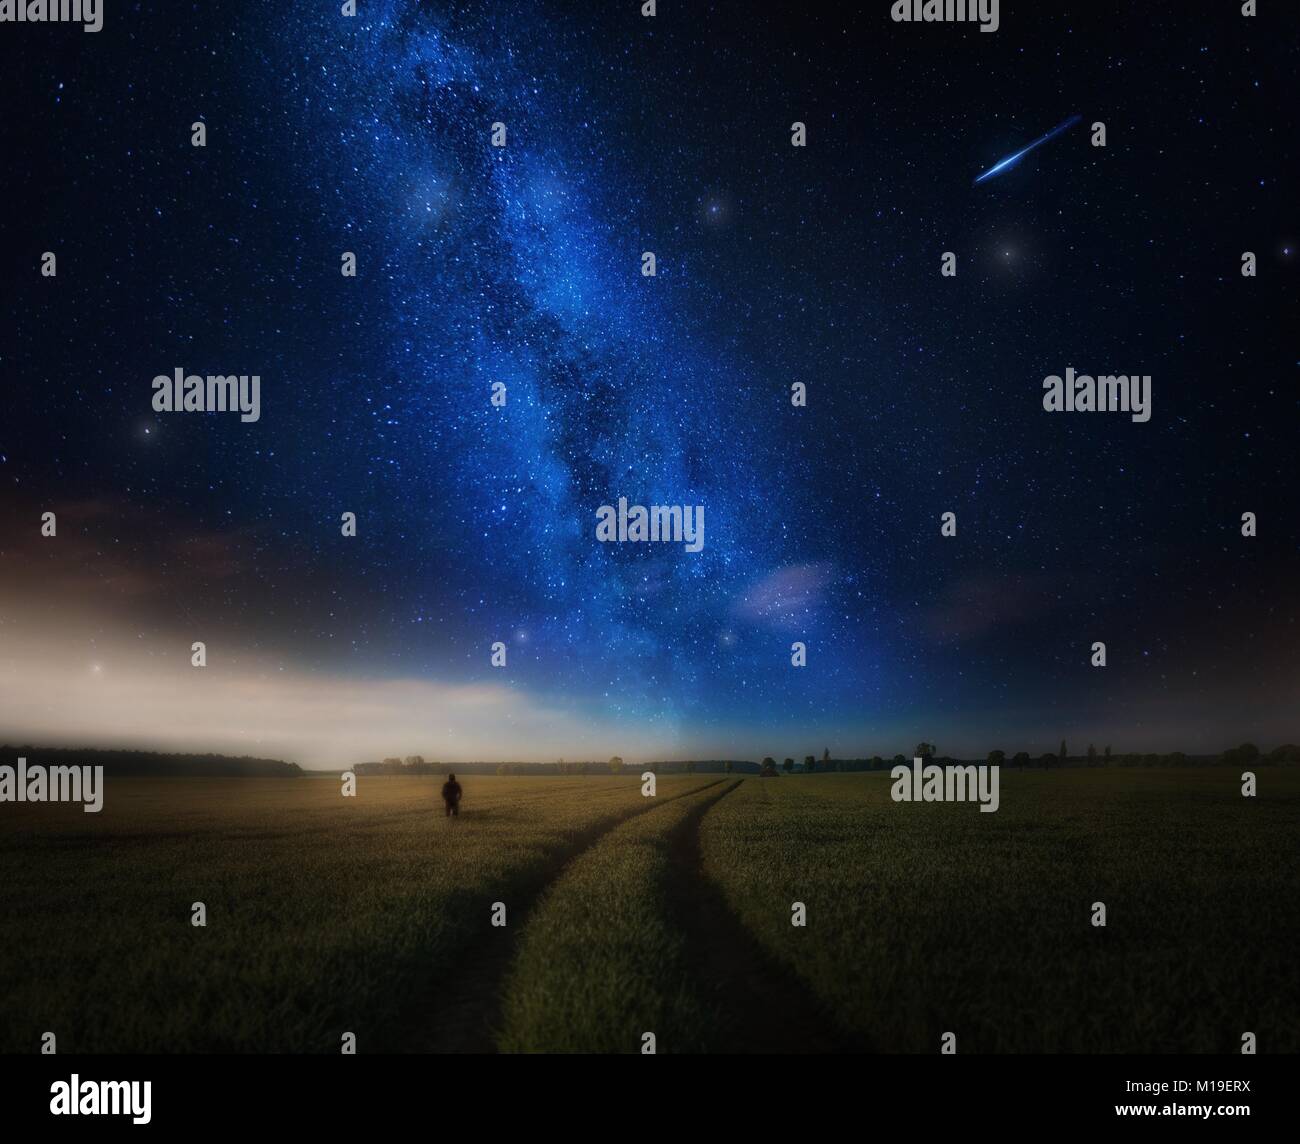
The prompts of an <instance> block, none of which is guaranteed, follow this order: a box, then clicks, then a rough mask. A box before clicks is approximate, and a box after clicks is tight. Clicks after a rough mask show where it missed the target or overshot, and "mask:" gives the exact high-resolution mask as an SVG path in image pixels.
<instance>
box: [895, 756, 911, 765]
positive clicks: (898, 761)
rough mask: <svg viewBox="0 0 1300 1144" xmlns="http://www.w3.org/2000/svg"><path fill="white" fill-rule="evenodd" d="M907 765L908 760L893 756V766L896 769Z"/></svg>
mask: <svg viewBox="0 0 1300 1144" xmlns="http://www.w3.org/2000/svg"><path fill="white" fill-rule="evenodd" d="M907 764H908V760H907V759H905V758H903V756H902V755H895V756H894V766H896V767H905V766H907Z"/></svg>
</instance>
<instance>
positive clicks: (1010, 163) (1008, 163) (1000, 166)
mask: <svg viewBox="0 0 1300 1144" xmlns="http://www.w3.org/2000/svg"><path fill="white" fill-rule="evenodd" d="M1082 118H1083V116H1082V115H1071V116H1070V118H1069V119H1067V120H1066V121H1065V122H1064V123H1060V124H1058V125H1057V126H1055V127H1053V128H1052V129H1051V131H1049V132H1048V133H1047V134H1046V135H1041V136H1039V137H1038V138H1037V139H1035V140H1034V141H1033V142H1032V143H1031V144H1029V146H1028V147H1026V148H1024V149H1023V150H1020V151H1017V152H1016V153H1015V154H1014V155H1008V156H1007V157H1006V158H1005V159H1003V160H1002V161H1001V162H999V163H995V164H993V166H992V167H990V168H989V169H988V170H987V171H985V172H984V174H982V175H980V177H979V178H977V179H976V180H975V182H976V184H977V185H978V184H979V183H982V182H983V181H984V180H985V179H991V178H992V177H993V176H994V175H1000V174H1001V173H1002V172H1003V171H1006V170H1009V169H1010V168H1012V167H1014V166H1015V165H1016V164H1017V163H1019V162H1020V160H1021V159H1023V158H1024V157H1025V156H1026V155H1028V154H1029V152H1030V151H1032V150H1033V149H1034V148H1035V147H1041V146H1042V145H1043V144H1044V143H1046V142H1047V141H1048V140H1049V139H1055V138H1056V137H1057V136H1058V135H1060V134H1061V132H1062V131H1068V130H1069V129H1070V128H1071V127H1073V126H1074V125H1075V124H1076V123H1078V122H1079V120H1081V119H1082Z"/></svg>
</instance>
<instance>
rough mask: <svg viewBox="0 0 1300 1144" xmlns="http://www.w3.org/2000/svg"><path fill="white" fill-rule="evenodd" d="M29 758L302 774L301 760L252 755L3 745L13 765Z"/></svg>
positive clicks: (67, 763)
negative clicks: (299, 762)
mask: <svg viewBox="0 0 1300 1144" xmlns="http://www.w3.org/2000/svg"><path fill="white" fill-rule="evenodd" d="M20 758H25V759H26V760H27V763H28V765H29V766H41V767H47V766H48V767H103V768H104V773H105V774H106V775H109V776H111V777H118V776H121V775H193V776H203V777H208V778H276V779H293V778H298V777H299V776H300V775H301V774H302V768H301V767H299V766H298V764H297V763H286V762H284V761H282V760H281V759H256V758H253V757H252V756H250V755H239V756H232V755H180V754H168V753H162V752H157V751H132V750H124V751H105V750H100V749H98V748H96V747H30V746H28V747H9V746H5V747H0V759H3V760H4V761H5V762H6V764H9V765H12V763H13V760H15V759H20Z"/></svg>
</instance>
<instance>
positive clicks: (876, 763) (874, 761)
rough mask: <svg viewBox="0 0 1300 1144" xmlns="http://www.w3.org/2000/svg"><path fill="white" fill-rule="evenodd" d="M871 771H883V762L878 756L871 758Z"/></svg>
mask: <svg viewBox="0 0 1300 1144" xmlns="http://www.w3.org/2000/svg"><path fill="white" fill-rule="evenodd" d="M871 769H872V770H873V771H883V770H884V769H885V760H884V759H882V758H881V757H880V756H879V755H872V756H871Z"/></svg>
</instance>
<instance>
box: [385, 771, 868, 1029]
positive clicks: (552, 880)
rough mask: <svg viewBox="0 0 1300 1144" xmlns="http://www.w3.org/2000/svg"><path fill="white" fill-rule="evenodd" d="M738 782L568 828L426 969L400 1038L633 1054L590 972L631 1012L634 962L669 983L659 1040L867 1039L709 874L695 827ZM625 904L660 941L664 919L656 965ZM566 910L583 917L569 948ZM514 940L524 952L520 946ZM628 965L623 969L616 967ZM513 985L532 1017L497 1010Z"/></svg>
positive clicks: (623, 1023) (619, 1018)
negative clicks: (791, 967)
mask: <svg viewBox="0 0 1300 1144" xmlns="http://www.w3.org/2000/svg"><path fill="white" fill-rule="evenodd" d="M740 785H741V780H739V779H737V780H733V781H730V782H724V781H723V780H719V781H717V782H713V783H705V784H704V785H702V786H700V787H697V788H695V789H693V790H690V791H687V792H684V793H681V794H675V795H673V796H671V797H668V798H658V799H655V800H650V801H648V805H647V806H646V807H645V808H644V809H643V810H638V811H634V812H632V813H630V814H627V815H624V816H622V817H620V818H618V819H617V820H615V821H613V822H607V823H605V824H602V825H601V826H600V827H598V828H594V829H591V830H588V831H586V832H585V833H584V834H582V835H579V836H578V837H577V838H575V839H574V842H573V845H571V846H570V847H568V848H566V850H565V851H564V852H563V853H562V854H560V855H557V856H556V857H555V858H554V859H553V860H552V861H551V862H550V863H548V864H546V865H545V866H544V867H541V868H539V869H538V870H537V871H536V873H535V874H534V875H533V877H532V878H531V879H530V880H529V883H528V884H527V885H526V886H524V887H522V888H521V890H519V891H516V892H515V893H513V894H512V895H511V901H509V902H508V903H507V907H508V909H509V925H508V926H504V927H499V928H498V927H491V926H488V925H486V924H485V925H484V928H483V932H482V933H481V935H480V937H479V938H478V939H477V940H476V941H475V942H474V943H473V944H472V945H471V946H470V947H468V948H467V949H466V950H465V951H464V953H463V954H462V956H461V957H460V958H459V961H458V964H457V965H456V966H455V968H454V969H453V970H452V971H451V973H450V974H447V975H445V976H444V975H439V977H438V978H437V979H436V980H431V981H430V982H429V990H428V992H427V994H425V995H423V996H420V997H418V998H414V999H412V1003H411V1004H410V1005H409V1006H408V1007H407V1018H406V1021H405V1022H404V1028H403V1030H402V1031H401V1033H400V1034H399V1036H398V1038H397V1046H396V1047H398V1048H399V1049H400V1050H401V1051H411V1052H426V1053H458V1052H459V1053H464V1052H478V1053H488V1052H494V1051H496V1050H497V1049H498V1047H499V1046H500V1044H501V1042H502V1040H503V1039H504V1040H505V1042H506V1047H507V1048H525V1049H529V1048H536V1049H547V1048H551V1047H554V1046H555V1044H556V1043H558V1044H559V1046H560V1047H561V1048H562V1049H564V1050H568V1051H593V1052H601V1051H617V1050H618V1049H622V1051H628V1052H634V1051H637V1046H638V1041H637V1039H636V1037H637V1036H639V1034H638V1033H636V1031H635V1028H634V1027H633V1026H632V1025H629V1024H627V1022H628V1021H629V1020H634V1018H629V1016H628V1014H626V1013H622V1014H620V1013H619V1012H618V1011H617V1009H616V1008H610V1007H609V1006H608V1004H606V1005H603V1006H602V1005H600V1004H599V1002H598V1000H597V997H598V991H599V986H597V985H596V984H595V983H594V981H593V980H592V979H591V978H587V977H585V975H587V974H594V975H595V976H596V977H597V978H601V979H604V978H607V977H608V976H609V975H614V976H615V978H616V982H615V985H614V986H613V987H614V988H615V990H620V986H621V984H622V982H624V981H626V983H627V988H626V989H625V990H621V993H622V996H623V997H624V999H625V1000H626V1001H627V1002H628V1003H629V1004H630V1007H631V1008H632V1009H635V1007H636V1006H635V995H636V993H637V992H638V991H637V989H636V986H635V981H636V980H637V979H636V977H635V973H637V972H641V973H645V972H647V971H648V972H651V973H653V974H656V975H657V976H658V977H660V978H661V979H664V981H665V986H666V987H667V988H668V989H670V990H672V991H673V992H674V995H673V996H672V998H671V1000H670V1002H669V1003H668V1004H667V1005H666V1007H660V1008H659V1009H658V1010H657V1012H658V1013H659V1022H660V1023H662V1024H666V1025H667V1026H668V1027H665V1028H660V1029H657V1030H655V1031H656V1035H657V1036H658V1037H660V1038H662V1042H663V1046H664V1047H663V1049H661V1050H660V1051H670V1052H671V1051H709V1052H738V1053H781V1052H800V1053H823V1052H824V1053H831V1052H844V1051H854V1050H861V1049H862V1048H863V1047H864V1046H862V1045H861V1044H858V1043H856V1042H853V1041H852V1040H850V1039H849V1038H847V1037H846V1036H844V1035H843V1034H841V1033H839V1032H838V1031H837V1030H836V1029H835V1027H834V1025H833V1023H832V1022H831V1021H830V1020H829V1019H828V1017H827V1016H826V1014H825V1012H824V1007H823V1006H822V1005H821V1004H820V1003H819V1002H818V1001H817V1000H816V998H815V997H814V996H813V995H812V994H811V993H809V992H808V991H807V989H806V988H805V987H804V986H803V985H802V984H801V983H800V982H799V981H798V980H797V978H795V977H794V975H792V974H791V973H789V972H788V970H784V969H782V968H781V967H779V966H778V965H777V964H776V963H775V962H774V961H773V960H772V959H771V958H770V956H769V955H768V954H766V953H765V952H764V951H763V950H762V948H761V947H760V946H759V945H758V943H757V942H756V941H755V940H754V938H753V937H751V936H750V935H749V934H748V933H747V932H746V931H745V929H744V928H743V927H742V926H741V924H740V922H739V921H738V920H737V919H736V917H735V916H734V915H733V913H732V912H731V910H730V908H729V907H728V905H727V903H726V901H725V899H724V897H723V895H722V893H721V891H720V890H719V889H718V888H717V887H716V886H715V885H714V884H713V883H712V881H710V880H709V878H708V877H707V876H706V874H705V870H704V863H703V857H702V853H701V846H700V824H701V822H702V820H703V818H704V816H705V814H707V813H708V811H709V810H710V809H712V808H713V807H714V806H715V805H716V804H717V803H718V802H720V801H721V800H722V799H724V798H726V797H727V796H728V795H729V794H731V793H732V792H733V791H735V790H736V789H737V788H738V787H739V786H740ZM706 792H707V793H706ZM683 808H684V809H683ZM634 820H635V821H634ZM634 852H635V853H637V854H640V855H641V856H642V858H643V859H644V858H645V857H646V856H647V855H651V856H653V859H654V860H653V861H652V863H651V865H649V866H647V865H645V863H644V861H640V862H639V861H636V860H631V861H629V860H628V858H627V855H628V854H630V853H634ZM593 886H594V887H598V893H599V892H600V891H603V892H604V893H606V894H607V895H608V897H607V899H606V900H604V902H603V904H602V901H601V900H599V899H598V897H593V894H592V887H593ZM627 904H630V905H631V906H632V912H635V910H636V909H637V908H640V909H642V910H643V915H642V916H641V917H640V919H639V922H640V924H642V925H645V924H647V922H648V923H649V924H650V925H651V926H652V927H654V933H653V936H654V938H655V939H658V938H659V937H660V936H661V935H660V933H659V931H660V930H662V938H663V940H664V941H665V942H666V943H668V944H667V945H666V947H665V948H666V949H668V950H670V951H674V952H675V954H676V956H675V957H673V956H665V957H664V959H663V961H662V962H660V961H658V960H656V955H655V954H651V953H648V952H647V950H646V949H645V948H643V949H641V950H638V949H636V948H635V947H636V946H637V945H638V938H639V937H640V936H642V931H638V930H636V929H634V928H632V924H631V923H630V922H629V921H628V920H627V918H622V919H621V920H620V918H619V916H618V915H620V914H621V913H622V908H621V907H623V906H624V905H627ZM606 910H607V911H608V912H607V915H606V914H602V911H606ZM486 916H487V911H486V909H485V910H484V917H485V918H486ZM534 921H536V922H537V924H535V925H534V924H533V923H534ZM575 921H576V922H577V924H579V925H582V926H584V927H585V928H584V929H583V931H582V937H581V939H577V944H576V946H575V944H574V943H575V938H574V924H573V923H574V922H575ZM655 923H657V925H655ZM620 925H622V927H623V928H622V929H620ZM529 942H532V943H533V944H532V946H531V947H530V946H528V943H529ZM642 944H643V945H644V944H646V943H642ZM656 948H657V947H656ZM521 949H523V950H524V951H525V952H526V953H527V955H528V956H525V957H521ZM622 961H627V962H628V963H629V964H628V965H627V966H626V967H625V966H624V965H623V964H622ZM637 962H639V963H640V964H639V965H638V964H634V963H637ZM647 962H649V963H650V964H648V965H647V964H646V963H647ZM685 967H688V971H687V972H685V973H683V972H682V969H683V968H685ZM625 969H626V972H627V974H628V976H627V977H625V978H624V977H618V976H617V975H618V974H619V973H621V972H623V971H624V970H625ZM584 979H585V980H586V984H584ZM588 989H590V990H591V992H590V993H588ZM510 990H513V991H514V992H513V993H512V994H511V996H512V998H513V999H514V1000H516V1001H517V1000H518V997H519V995H520V993H523V994H524V995H525V997H526V1002H525V1004H524V1009H528V1003H529V1002H531V1001H532V1000H533V997H532V995H531V993H533V992H535V993H537V994H539V995H543V996H545V997H546V998H547V1000H546V1001H545V1002H543V1003H542V1004H541V1016H540V1021H541V1024H540V1026H539V1025H538V1024H537V1023H536V1022H537V1021H538V1020H539V1018H538V1015H537V1012H536V1010H531V1011H529V1012H528V1015H527V1016H526V1017H525V1018H524V1020H523V1021H522V1023H521V1021H520V1020H519V1018H518V1014H517V1013H516V1014H515V1019H514V1020H511V1019H510V1018H509V1017H508V1016H507V1015H506V1014H505V1013H504V1012H503V1004H504V1003H505V1002H506V999H507V997H506V995H507V993H508V992H509V991H510ZM652 1010H653V1007H652ZM665 1013H667V1014H679V1015H680V1016H681V1018H682V1019H681V1022H680V1025H678V1026H677V1027H673V1026H674V1024H675V1022H674V1021H673V1020H672V1019H671V1018H665V1016H664V1014H665ZM606 1014H607V1015H608V1024H606V1023H605V1020H604V1018H605V1015H606ZM575 1016H576V1017H577V1019H576V1020H575V1019H573V1018H574V1017H575ZM589 1020H594V1021H595V1023H596V1028H595V1031H594V1033H593V1034H592V1036H593V1039H592V1040H591V1041H590V1043H587V1042H585V1041H584V1040H583V1031H586V1030H588V1029H590V1026H589V1025H588V1024H587V1022H588V1021H589ZM530 1021H531V1022H533V1023H531V1024H530V1023H529V1022H530ZM507 1026H509V1032H508V1034H507V1035H506V1036H505V1037H504V1038H503V1029H505V1028H506V1027H507ZM638 1028H639V1027H638ZM533 1037H538V1038H540V1040H538V1041H537V1042H534V1041H533V1040H532V1038H533ZM556 1038H559V1040H558V1042H557V1041H556Z"/></svg>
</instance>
